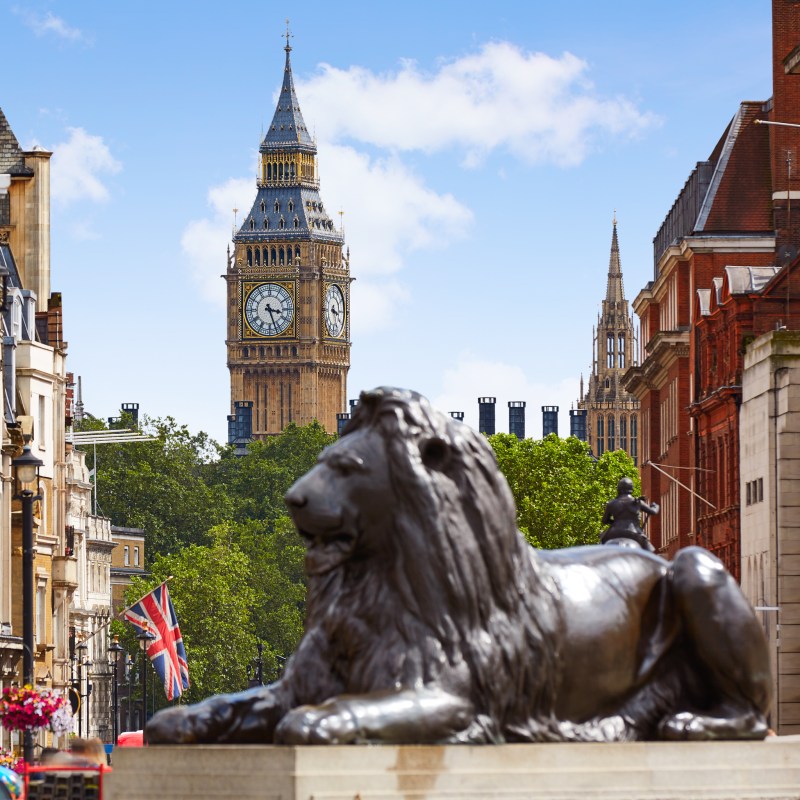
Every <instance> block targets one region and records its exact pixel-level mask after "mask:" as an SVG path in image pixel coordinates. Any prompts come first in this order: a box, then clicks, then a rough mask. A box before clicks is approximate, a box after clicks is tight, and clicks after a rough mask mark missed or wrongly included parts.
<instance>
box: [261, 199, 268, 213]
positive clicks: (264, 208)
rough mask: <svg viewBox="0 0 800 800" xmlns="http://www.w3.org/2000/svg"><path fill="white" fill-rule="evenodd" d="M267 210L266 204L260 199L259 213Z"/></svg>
mask: <svg viewBox="0 0 800 800" xmlns="http://www.w3.org/2000/svg"><path fill="white" fill-rule="evenodd" d="M266 210H267V204H266V203H265V202H264V201H263V200H262V201H261V213H262V214H263V213H264V212H265V211H266Z"/></svg>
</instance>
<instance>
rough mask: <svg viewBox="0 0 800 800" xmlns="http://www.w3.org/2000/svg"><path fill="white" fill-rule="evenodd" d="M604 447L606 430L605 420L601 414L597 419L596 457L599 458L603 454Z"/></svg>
mask: <svg viewBox="0 0 800 800" xmlns="http://www.w3.org/2000/svg"><path fill="white" fill-rule="evenodd" d="M605 446H606V429H605V420H604V419H603V415H602V414H601V415H600V416H599V417H598V418H597V455H598V456H601V455H603V453H604V452H605Z"/></svg>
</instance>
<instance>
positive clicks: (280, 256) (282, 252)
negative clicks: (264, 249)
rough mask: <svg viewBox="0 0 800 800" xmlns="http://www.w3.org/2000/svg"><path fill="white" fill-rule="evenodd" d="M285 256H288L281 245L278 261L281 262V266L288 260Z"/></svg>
mask: <svg viewBox="0 0 800 800" xmlns="http://www.w3.org/2000/svg"><path fill="white" fill-rule="evenodd" d="M285 256H286V254H285V253H284V250H283V248H282V247H281V248H279V249H278V263H279V264H280V265H281V266H283V265H284V264H285V263H286V261H285Z"/></svg>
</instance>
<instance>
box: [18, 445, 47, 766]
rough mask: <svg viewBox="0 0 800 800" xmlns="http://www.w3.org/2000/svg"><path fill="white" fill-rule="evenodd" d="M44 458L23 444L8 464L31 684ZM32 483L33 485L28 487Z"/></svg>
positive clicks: (28, 682)
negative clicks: (17, 512)
mask: <svg viewBox="0 0 800 800" xmlns="http://www.w3.org/2000/svg"><path fill="white" fill-rule="evenodd" d="M43 464H44V462H43V461H41V460H39V459H38V458H36V456H35V455H33V453H31V446H30V445H29V444H26V445H25V447H23V448H22V455H21V456H18V457H17V458H15V459H13V460H12V462H11V466H12V467H13V469H14V474H15V477H16V480H17V485H18V489H17V494H15V495H14V498H15V499H17V500H21V501H22V648H23V652H22V682H23V684H24V685H25V686H33V684H34V675H33V503H34V501H35V500H41V499H42V497H41V495H39V494H37V493H36V492H37V491H38V488H39V467H41V466H42V465H43ZM31 485H33V487H34V488H32V489H31V488H28V487H30V486H31ZM22 742H23V744H22V751H23V757H24V758H25V763H26V764H31V763H33V731H32V730H25V732H24V735H23V740H22Z"/></svg>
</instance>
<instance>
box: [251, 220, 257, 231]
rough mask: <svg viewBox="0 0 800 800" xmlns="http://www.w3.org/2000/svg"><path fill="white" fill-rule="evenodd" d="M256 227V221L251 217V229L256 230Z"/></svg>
mask: <svg viewBox="0 0 800 800" xmlns="http://www.w3.org/2000/svg"><path fill="white" fill-rule="evenodd" d="M255 229H256V221H255V220H254V219H253V218H252V217H250V230H251V231H254V230H255Z"/></svg>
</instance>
